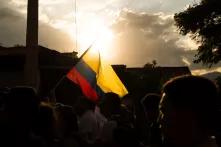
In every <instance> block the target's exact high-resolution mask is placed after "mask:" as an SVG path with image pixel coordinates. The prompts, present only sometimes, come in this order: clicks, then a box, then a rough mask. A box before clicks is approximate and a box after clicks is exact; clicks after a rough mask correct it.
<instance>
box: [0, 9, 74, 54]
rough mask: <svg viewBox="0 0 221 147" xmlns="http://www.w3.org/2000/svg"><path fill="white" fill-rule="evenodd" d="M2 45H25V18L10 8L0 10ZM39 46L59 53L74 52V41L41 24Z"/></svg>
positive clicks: (0, 38) (57, 30)
mask: <svg viewBox="0 0 221 147" xmlns="http://www.w3.org/2000/svg"><path fill="white" fill-rule="evenodd" d="M0 20H1V23H0V34H1V35H0V43H1V44H2V45H4V46H13V45H15V44H23V45H24V44H25V40H26V19H25V16H24V15H23V14H21V13H19V12H17V11H15V10H12V9H10V8H8V7H4V8H0ZM39 44H40V45H44V46H46V47H48V48H52V49H55V50H58V51H72V50H73V47H74V43H73V40H71V38H70V37H69V36H68V35H67V34H65V33H64V32H62V31H61V30H59V29H55V28H53V27H51V26H50V25H48V24H45V23H42V22H40V24H39Z"/></svg>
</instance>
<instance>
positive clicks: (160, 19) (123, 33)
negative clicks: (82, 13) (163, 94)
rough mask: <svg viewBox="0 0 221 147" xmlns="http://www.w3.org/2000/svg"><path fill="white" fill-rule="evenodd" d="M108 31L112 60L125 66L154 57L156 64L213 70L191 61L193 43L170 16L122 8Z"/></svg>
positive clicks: (193, 52)
mask: <svg viewBox="0 0 221 147" xmlns="http://www.w3.org/2000/svg"><path fill="white" fill-rule="evenodd" d="M112 30H113V31H114V32H115V34H117V37H115V39H114V42H115V43H113V44H115V45H113V46H112V48H114V49H115V51H113V52H114V53H113V54H117V55H115V56H114V57H115V59H113V62H115V61H118V62H119V61H120V63H122V64H125V63H126V64H127V65H129V66H143V65H144V64H145V63H147V62H152V60H157V63H158V65H160V66H189V67H190V69H191V70H197V69H206V70H212V69H213V70H215V69H216V68H217V67H220V66H221V63H220V64H217V65H215V66H214V67H213V68H212V69H209V68H206V67H205V66H202V65H201V64H194V63H193V60H194V55H195V54H196V53H197V51H196V49H197V45H196V44H195V43H194V41H192V40H191V39H190V38H189V37H188V36H181V35H180V34H179V33H178V32H177V28H176V27H175V26H174V20H173V15H166V14H164V13H162V12H161V13H145V12H134V11H131V10H128V9H124V10H123V11H122V12H121V13H120V15H119V17H118V18H117V20H116V21H115V23H114V24H113V25H112Z"/></svg>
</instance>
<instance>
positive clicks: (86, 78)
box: [67, 48, 128, 102]
mask: <svg viewBox="0 0 221 147" xmlns="http://www.w3.org/2000/svg"><path fill="white" fill-rule="evenodd" d="M67 78H68V79H70V80H71V81H73V82H74V83H76V84H78V85H79V86H80V87H81V90H82V92H83V93H84V95H85V96H86V97H87V98H88V99H90V100H92V101H94V102H97V101H98V100H99V98H100V97H102V95H103V94H104V93H107V92H113V93H116V94H118V95H119V96H120V97H123V96H124V95H126V94H127V93H128V91H127V89H126V88H125V86H124V85H123V83H122V82H121V80H120V79H119V78H118V76H117V75H116V73H115V72H114V70H113V69H112V67H111V66H110V65H109V64H107V63H106V62H104V61H101V57H100V53H99V50H94V49H92V48H89V49H88V50H87V51H86V52H85V53H84V55H83V56H82V58H81V59H80V61H79V62H78V63H77V64H76V65H75V66H74V67H73V68H72V69H71V70H70V71H69V73H68V74H67Z"/></svg>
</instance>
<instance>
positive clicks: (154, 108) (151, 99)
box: [141, 93, 161, 122]
mask: <svg viewBox="0 0 221 147" xmlns="http://www.w3.org/2000/svg"><path fill="white" fill-rule="evenodd" d="M160 99H161V97H160V95H159V94H155V93H148V94H147V95H145V96H144V97H143V98H142V100H141V104H142V106H143V108H144V111H145V115H146V118H147V120H148V121H150V122H152V121H154V120H156V119H157V117H158V112H159V109H158V108H159V103H160Z"/></svg>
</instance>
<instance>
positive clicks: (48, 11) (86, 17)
mask: <svg viewBox="0 0 221 147" xmlns="http://www.w3.org/2000/svg"><path fill="white" fill-rule="evenodd" d="M198 1H199V0H77V1H76V3H77V14H75V13H74V10H75V9H74V8H75V1H74V0H39V3H40V7H39V19H40V23H39V44H40V45H43V46H45V47H48V48H50V49H54V50H57V51H60V52H67V51H69V52H70V51H73V50H74V51H77V52H79V55H80V54H82V53H83V51H84V50H85V49H86V48H87V47H88V46H89V45H90V44H91V43H92V42H94V41H95V40H96V41H95V44H96V45H97V46H98V47H99V48H100V49H101V52H102V55H103V57H104V58H105V59H107V60H109V62H110V63H111V64H126V65H127V66H129V67H135V66H136V67H137V66H138V67H142V66H143V65H144V64H145V63H147V62H151V61H152V60H157V63H158V65H159V66H185V65H186V66H189V67H190V68H191V70H192V71H194V72H199V73H200V72H206V71H207V70H208V69H206V68H205V67H203V66H202V65H196V64H193V63H192V60H193V56H194V53H195V49H196V48H197V44H195V43H194V42H193V41H192V40H191V39H190V38H189V37H184V36H181V35H179V34H178V33H177V28H176V27H175V26H174V20H173V15H174V13H176V12H180V11H183V10H185V8H187V7H188V5H192V4H194V3H197V2H198ZM26 9H27V0H1V1H0V20H1V21H0V43H1V45H3V46H13V45H15V44H23V45H24V44H25V30H26ZM75 16H76V18H77V38H78V48H77V49H76V47H75V46H76V45H75V40H76V32H75V31H76V30H75V28H76V24H75ZM218 67H220V64H219V65H216V67H214V68H212V69H211V70H218V71H221V68H218Z"/></svg>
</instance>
